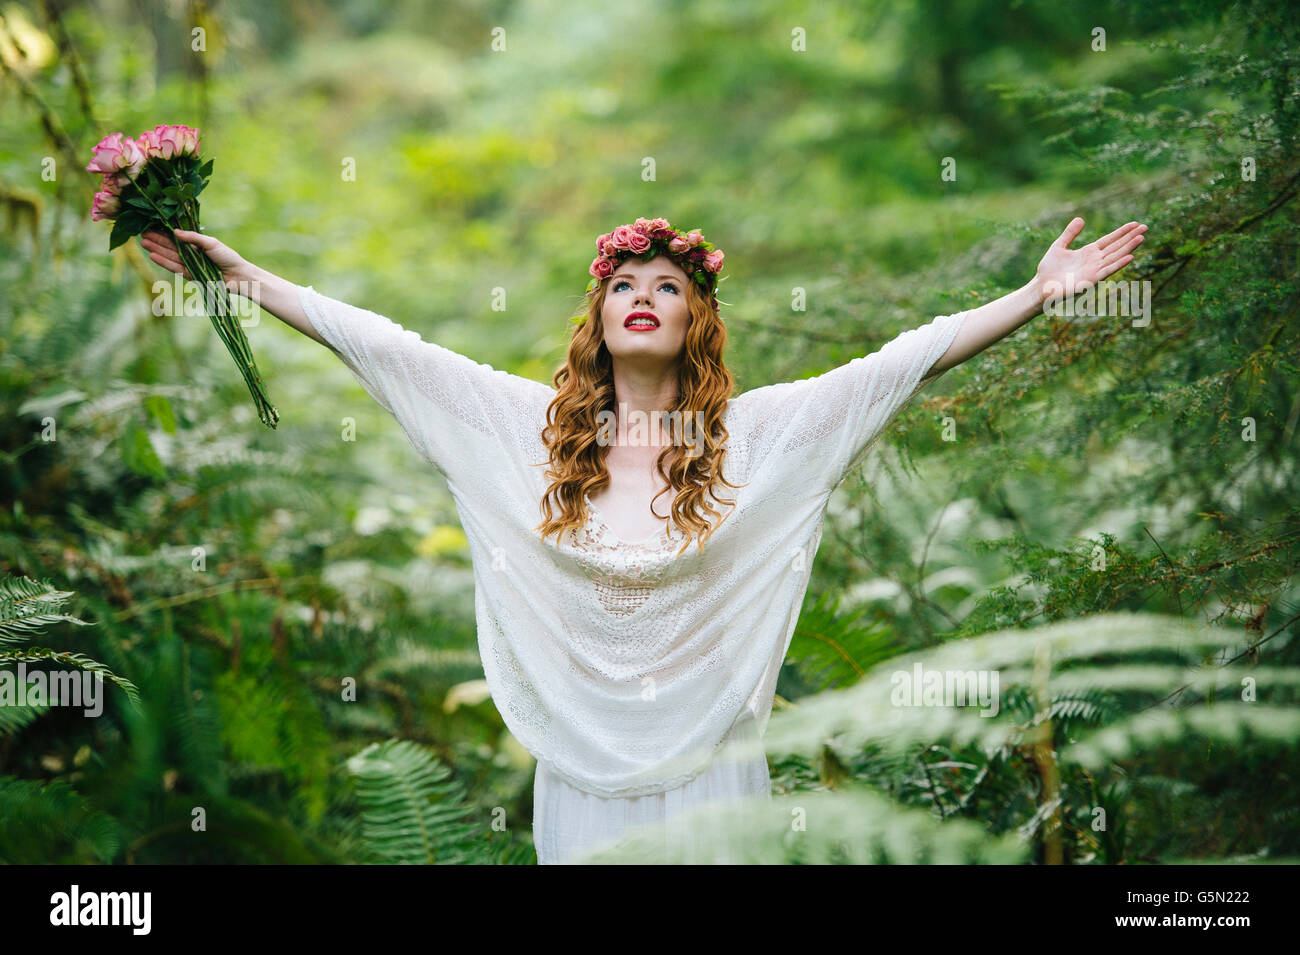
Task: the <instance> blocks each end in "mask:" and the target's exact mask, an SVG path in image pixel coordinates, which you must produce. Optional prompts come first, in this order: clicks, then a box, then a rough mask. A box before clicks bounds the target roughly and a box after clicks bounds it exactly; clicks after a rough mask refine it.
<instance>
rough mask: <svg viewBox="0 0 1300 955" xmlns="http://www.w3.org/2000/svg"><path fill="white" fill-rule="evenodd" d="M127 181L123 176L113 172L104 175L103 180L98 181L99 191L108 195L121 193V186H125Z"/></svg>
mask: <svg viewBox="0 0 1300 955" xmlns="http://www.w3.org/2000/svg"><path fill="white" fill-rule="evenodd" d="M127 182H128V180H127V179H126V178H125V177H124V176H122V175H121V174H118V173H114V174H113V175H109V176H105V177H104V178H103V180H101V181H100V184H99V191H100V192H106V193H108V194H109V195H110V196H116V195H118V194H119V193H121V191H122V187H123V186H125V185H126V184H127Z"/></svg>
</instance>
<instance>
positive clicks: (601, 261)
mask: <svg viewBox="0 0 1300 955" xmlns="http://www.w3.org/2000/svg"><path fill="white" fill-rule="evenodd" d="M588 271H589V272H590V273H591V274H592V275H594V276H596V278H598V279H607V278H609V277H610V276H611V275H613V274H614V263H613V262H611V261H610V260H609V259H607V258H605V257H604V256H597V257H596V259H595V261H594V262H592V263H591V268H590V269H588Z"/></svg>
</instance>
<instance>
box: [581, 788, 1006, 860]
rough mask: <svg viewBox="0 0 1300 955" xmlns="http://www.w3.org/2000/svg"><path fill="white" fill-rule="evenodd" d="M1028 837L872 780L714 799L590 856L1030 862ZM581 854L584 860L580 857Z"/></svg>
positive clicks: (635, 830)
mask: <svg viewBox="0 0 1300 955" xmlns="http://www.w3.org/2000/svg"><path fill="white" fill-rule="evenodd" d="M1027 855H1028V846H1027V845H1025V844H1024V843H1023V842H1021V841H1020V840H1019V839H1017V838H1016V837H1015V836H999V837H991V836H990V835H989V834H988V832H987V831H985V829H984V827H983V826H981V825H979V824H977V823H974V822H970V821H968V820H964V819H957V820H949V821H946V822H941V821H939V820H938V819H936V818H935V817H934V816H933V814H931V813H928V812H925V811H922V810H917V809H904V808H900V807H898V806H897V805H895V804H894V803H892V802H891V801H890V800H889V799H888V798H886V797H885V796H882V795H880V794H878V793H874V792H872V791H870V790H866V789H846V790H842V791H839V792H801V793H794V794H792V795H789V796H774V797H772V798H771V800H767V799H764V798H763V797H761V796H760V797H745V798H741V799H733V800H728V801H720V802H716V803H709V804H706V805H704V806H700V807H697V808H695V809H693V810H688V811H687V812H684V813H681V814H679V815H677V816H674V817H672V818H671V819H669V820H668V821H667V822H665V823H660V824H657V825H653V826H638V827H635V828H632V829H629V830H628V831H627V832H626V833H625V834H624V836H623V837H622V838H620V839H619V840H617V841H616V842H614V843H612V844H607V845H604V846H598V847H593V848H592V849H591V850H590V851H589V852H588V853H586V854H585V855H584V856H583V857H582V858H581V860H580V861H581V862H584V863H592V864H610V863H657V864H669V865H674V864H677V865H681V864H716V863H721V864H735V865H787V864H811V865H815V864H822V863H846V864H907V865H913V864H923V863H930V864H961V863H992V864H1013V863H1018V862H1022V861H1024V860H1025V858H1026V857H1027ZM575 861H577V860H575Z"/></svg>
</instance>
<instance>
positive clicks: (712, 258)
mask: <svg viewBox="0 0 1300 955" xmlns="http://www.w3.org/2000/svg"><path fill="white" fill-rule="evenodd" d="M722 259H723V255H722V250H721V249H714V250H713V251H712V252H710V253H709V254H708V255H706V256H705V257H704V267H705V268H706V269H708V270H709V271H710V272H715V273H716V272H720V271H722Z"/></svg>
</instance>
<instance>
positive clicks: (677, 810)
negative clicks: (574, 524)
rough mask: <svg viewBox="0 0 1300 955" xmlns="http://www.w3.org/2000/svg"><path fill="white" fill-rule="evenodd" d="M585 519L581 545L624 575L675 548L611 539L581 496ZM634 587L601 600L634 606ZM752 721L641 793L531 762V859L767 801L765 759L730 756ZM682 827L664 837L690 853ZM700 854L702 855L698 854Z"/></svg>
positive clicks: (750, 737)
mask: <svg viewBox="0 0 1300 955" xmlns="http://www.w3.org/2000/svg"><path fill="white" fill-rule="evenodd" d="M587 508H588V513H589V517H588V522H587V527H586V529H585V531H584V535H583V536H584V538H585V540H584V541H583V542H584V543H587V544H589V545H590V546H592V547H594V548H604V549H606V552H607V554H608V555H609V559H610V561H611V570H612V571H613V572H614V573H615V574H616V575H618V576H622V577H624V578H625V579H626V578H628V577H630V576H632V575H636V574H644V573H645V572H646V570H647V568H650V567H653V566H654V563H655V561H656V560H662V559H671V558H672V555H673V554H674V553H675V552H676V551H677V550H678V549H679V548H680V547H681V538H680V536H673V537H671V538H670V537H669V536H668V535H666V534H653V535H651V536H650V537H649V538H646V539H645V540H641V541H627V540H624V539H623V538H621V537H619V536H618V534H617V533H616V532H615V531H614V529H613V528H612V527H610V526H609V524H608V523H607V522H606V521H605V519H604V516H603V515H602V514H601V513H600V509H599V508H598V507H596V505H595V504H593V503H591V499H590V498H588V499H587ZM640 596H641V594H640V592H639V591H638V590H637V589H636V588H634V587H624V588H621V589H620V588H616V587H609V588H606V589H604V591H603V602H604V605H605V606H606V607H607V608H608V609H610V610H611V611H618V610H622V611H623V612H627V610H628V609H629V608H631V607H634V606H635V605H636V604H637V601H638V599H639V598H640ZM759 739H761V734H760V732H759V728H758V723H757V721H756V720H755V719H754V716H753V714H752V713H751V712H750V711H748V710H746V711H744V712H743V713H742V714H741V717H740V719H739V720H738V721H737V722H736V723H735V724H733V725H732V727H731V729H730V730H729V731H728V732H727V735H726V736H725V737H724V738H723V741H722V744H721V745H720V747H719V749H718V751H717V753H716V754H715V755H714V757H713V759H712V760H711V761H710V763H709V765H708V768H707V769H705V770H704V771H703V772H701V773H700V774H699V775H697V776H695V777H694V778H693V779H690V780H689V781H687V782H685V783H683V784H681V785H679V786H677V787H675V788H673V789H669V790H667V791H665V792H657V793H649V794H647V795H644V796H611V797H607V796H597V795H595V794H594V793H589V792H585V791H583V790H581V789H579V788H577V787H576V786H571V785H569V783H567V782H565V780H564V778H563V777H561V776H559V775H557V774H555V773H553V772H551V771H550V770H548V769H547V768H546V764H545V763H541V762H539V763H538V764H537V770H536V773H535V774H534V777H533V778H534V783H533V845H534V846H535V847H536V849H537V862H538V864H539V865H555V864H567V863H570V862H572V861H575V860H576V859H578V858H579V857H580V856H581V855H583V854H584V853H586V852H589V851H590V850H592V849H594V848H595V847H597V846H601V845H606V844H609V843H611V842H614V841H617V840H618V839H619V838H620V837H621V836H622V835H623V834H624V833H625V832H627V830H628V829H630V828H632V827H635V826H643V825H648V824H655V823H663V822H666V821H668V820H671V819H673V818H674V817H677V816H679V815H680V814H681V813H682V812H684V811H686V810H689V809H691V808H693V807H695V806H699V805H702V804H705V803H710V802H715V801H725V800H730V799H740V798H763V799H770V798H771V793H772V785H771V777H770V776H769V774H768V768H767V758H766V757H765V756H764V755H762V753H761V752H759V753H744V754H740V753H737V754H734V755H733V753H732V752H731V750H730V748H729V744H731V743H742V742H751V743H752V742H757V741H758V740H759ZM688 835H689V834H688V833H687V832H685V831H684V830H683V831H682V832H680V833H676V834H674V832H673V831H672V830H671V829H667V830H666V831H665V836H666V838H675V839H678V840H680V842H681V845H683V846H684V847H685V848H686V849H687V851H688V854H687V855H686V858H687V859H690V858H692V856H691V855H690V850H691V848H692V846H691V844H690V842H689V840H688ZM700 857H701V858H706V856H705V855H704V854H703V853H701V856H700Z"/></svg>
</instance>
